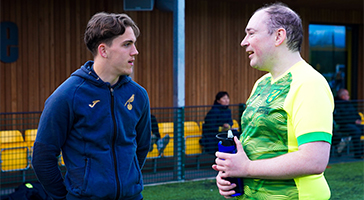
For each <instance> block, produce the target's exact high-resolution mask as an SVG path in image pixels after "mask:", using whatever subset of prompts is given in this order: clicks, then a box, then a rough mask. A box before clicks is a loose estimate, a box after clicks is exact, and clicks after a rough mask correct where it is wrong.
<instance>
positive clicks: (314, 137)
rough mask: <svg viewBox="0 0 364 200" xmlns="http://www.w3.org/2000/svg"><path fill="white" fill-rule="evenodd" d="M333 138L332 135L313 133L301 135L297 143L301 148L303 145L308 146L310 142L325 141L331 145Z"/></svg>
mask: <svg viewBox="0 0 364 200" xmlns="http://www.w3.org/2000/svg"><path fill="white" fill-rule="evenodd" d="M331 138H332V135H331V134H330V133H326V132H311V133H306V134H303V135H300V136H299V137H298V138H297V143H298V146H300V145H301V144H306V143H309V142H318V141H324V142H328V143H330V144H331Z"/></svg>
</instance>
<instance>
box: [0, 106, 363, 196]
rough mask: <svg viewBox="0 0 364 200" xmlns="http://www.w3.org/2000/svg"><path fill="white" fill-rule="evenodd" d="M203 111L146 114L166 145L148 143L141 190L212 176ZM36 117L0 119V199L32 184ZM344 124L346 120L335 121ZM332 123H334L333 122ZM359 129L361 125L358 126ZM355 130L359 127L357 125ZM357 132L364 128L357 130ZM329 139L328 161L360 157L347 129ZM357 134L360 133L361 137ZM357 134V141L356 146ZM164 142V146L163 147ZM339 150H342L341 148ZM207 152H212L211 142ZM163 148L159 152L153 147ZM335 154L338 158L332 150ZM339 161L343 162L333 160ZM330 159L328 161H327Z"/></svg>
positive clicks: (237, 111) (237, 110) (235, 112)
mask: <svg viewBox="0 0 364 200" xmlns="http://www.w3.org/2000/svg"><path fill="white" fill-rule="evenodd" d="M351 103H353V104H354V107H355V109H356V110H357V111H358V113H359V112H360V113H364V107H363V105H364V104H363V101H362V100H361V101H351ZM210 109H211V105H209V106H186V107H183V108H152V109H151V113H152V115H154V116H155V118H156V120H157V127H158V130H159V134H160V138H161V139H165V138H168V137H169V140H168V139H165V140H162V141H164V143H165V145H160V144H163V142H161V143H160V144H159V145H158V142H155V143H153V148H152V149H150V152H149V153H148V156H147V160H146V162H145V165H144V167H143V169H142V173H143V181H144V184H152V183H163V182H170V181H182V180H192V179H199V178H209V177H215V176H216V172H215V171H214V170H213V169H212V168H211V166H212V164H213V163H214V160H215V156H214V154H213V153H210V152H207V151H206V149H205V148H204V146H201V144H200V139H201V137H202V129H203V126H204V125H203V124H204V122H205V121H204V120H205V116H206V114H207V112H208V111H209V110H210ZM229 109H231V116H232V120H233V122H234V124H233V126H232V127H231V129H234V130H236V131H237V132H238V133H239V132H240V127H239V124H240V116H241V113H242V112H243V111H244V109H245V104H241V105H230V106H229ZM40 115H41V112H29V113H0V117H1V118H0V131H1V135H0V139H1V152H0V159H1V161H0V162H1V187H0V188H1V193H0V195H3V194H6V193H10V192H12V191H13V190H14V188H16V187H17V186H19V185H20V184H21V183H23V182H25V181H36V177H35V174H34V172H33V170H32V167H31V164H30V159H31V153H32V146H33V143H34V139H35V136H36V130H37V126H38V121H39V118H40ZM340 117H341V118H343V119H348V118H349V116H340ZM336 119H337V118H336ZM362 123H363V124H364V122H362ZM358 126H360V125H358ZM361 126H362V127H363V126H364V125H361ZM333 127H334V131H333V132H334V136H335V137H334V138H333V145H332V151H331V157H332V158H339V159H341V158H343V157H345V156H354V155H355V153H358V152H359V153H362V152H360V151H362V149H360V147H359V145H358V144H359V143H358V139H357V138H355V137H357V136H355V137H354V136H353V135H352V134H353V133H352V132H351V131H352V130H351V129H345V128H344V127H341V128H339V126H338V125H337V124H336V123H334V126H333ZM362 130H363V129H361V131H362ZM361 135H364V134H363V132H361V134H360V135H359V137H362V138H361V139H362V140H360V138H359V141H360V144H361V145H362V142H363V140H364V136H361ZM167 141H168V143H167ZM343 144H345V145H343ZM208 145H211V146H215V147H216V146H217V140H215V141H212V144H208ZM160 146H165V148H164V150H163V152H161V151H160V149H159V147H160ZM339 147H340V148H341V151H340V153H339V152H338V148H339ZM339 156H343V157H339ZM330 159H331V158H330ZM59 167H60V169H61V171H62V172H63V173H65V171H66V168H65V166H64V163H63V160H62V157H60V158H59Z"/></svg>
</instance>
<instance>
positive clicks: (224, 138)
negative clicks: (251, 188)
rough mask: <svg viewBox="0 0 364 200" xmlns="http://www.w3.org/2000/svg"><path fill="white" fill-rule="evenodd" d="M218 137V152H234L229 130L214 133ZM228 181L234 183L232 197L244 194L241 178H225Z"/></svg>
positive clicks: (231, 134)
mask: <svg viewBox="0 0 364 200" xmlns="http://www.w3.org/2000/svg"><path fill="white" fill-rule="evenodd" d="M216 137H217V139H219V140H220V141H219V143H218V147H219V151H220V152H224V153H236V146H235V142H234V135H233V133H232V131H231V130H229V131H228V132H227V134H226V133H219V134H217V135H216ZM226 180H228V181H230V183H235V184H236V187H235V188H234V190H235V194H233V195H231V196H233V197H236V196H240V195H242V194H244V181H243V179H242V178H226Z"/></svg>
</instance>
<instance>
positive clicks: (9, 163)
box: [0, 130, 36, 172]
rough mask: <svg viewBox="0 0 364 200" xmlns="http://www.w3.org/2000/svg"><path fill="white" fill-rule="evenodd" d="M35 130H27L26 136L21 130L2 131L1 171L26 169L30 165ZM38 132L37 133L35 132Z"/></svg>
mask: <svg viewBox="0 0 364 200" xmlns="http://www.w3.org/2000/svg"><path fill="white" fill-rule="evenodd" d="M32 134H33V131H32V130H27V131H26V132H25V138H23V135H22V133H21V132H20V131H19V130H7V131H0V162H1V172H9V171H19V170H26V169H28V168H29V167H30V155H31V150H32V146H33V143H34V140H33V142H31V140H32V138H33V137H34V138H35V135H34V136H32ZM35 134H36V133H35Z"/></svg>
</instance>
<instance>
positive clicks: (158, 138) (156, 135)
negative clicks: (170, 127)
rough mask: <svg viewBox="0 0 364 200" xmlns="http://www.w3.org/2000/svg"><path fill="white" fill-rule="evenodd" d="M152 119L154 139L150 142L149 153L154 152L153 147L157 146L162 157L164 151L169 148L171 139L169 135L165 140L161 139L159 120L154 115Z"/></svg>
mask: <svg viewBox="0 0 364 200" xmlns="http://www.w3.org/2000/svg"><path fill="white" fill-rule="evenodd" d="M150 117H151V122H152V139H151V142H150V148H149V152H150V151H153V145H154V144H156V145H157V149H158V152H159V155H162V154H163V151H164V149H165V148H166V147H167V145H168V143H169V139H170V137H169V135H168V134H166V135H165V136H164V137H163V138H161V135H160V133H159V128H158V121H157V118H156V117H155V116H154V115H151V116H150Z"/></svg>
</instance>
